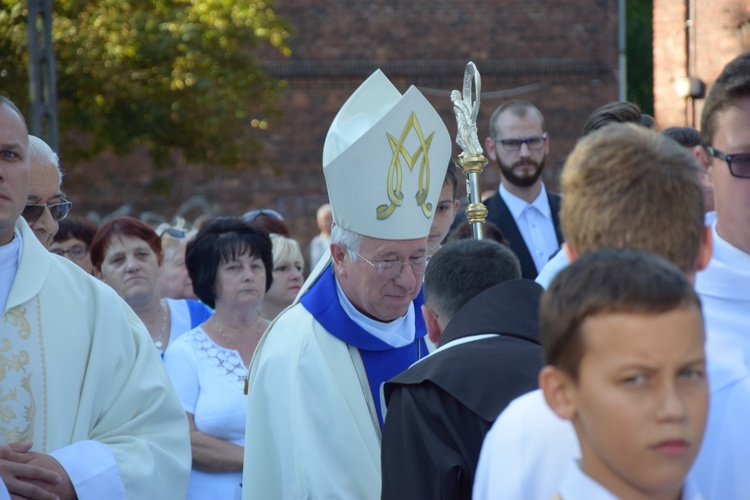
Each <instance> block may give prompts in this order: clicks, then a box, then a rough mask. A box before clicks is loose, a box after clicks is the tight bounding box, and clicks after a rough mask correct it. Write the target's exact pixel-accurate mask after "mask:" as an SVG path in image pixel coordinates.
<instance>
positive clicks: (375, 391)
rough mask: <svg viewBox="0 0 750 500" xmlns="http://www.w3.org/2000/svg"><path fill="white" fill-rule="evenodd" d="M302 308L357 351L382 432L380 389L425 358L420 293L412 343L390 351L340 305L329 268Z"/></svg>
mask: <svg viewBox="0 0 750 500" xmlns="http://www.w3.org/2000/svg"><path fill="white" fill-rule="evenodd" d="M300 303H302V306H303V307H304V308H305V309H307V311H308V312H309V313H310V314H312V315H313V317H314V318H315V320H316V321H317V322H318V323H320V324H321V325H322V326H323V328H325V329H326V330H328V332H329V333H330V334H331V335H333V336H334V337H336V338H337V339H339V340H341V341H342V342H344V343H346V344H349V345H351V346H354V347H356V348H357V349H359V354H360V356H361V357H362V363H363V364H364V366H365V372H366V373H367V382H368V384H369V386H370V396H371V397H372V400H373V402H374V403H375V409H376V410H377V412H378V421H379V423H380V428H381V429H382V428H383V412H382V410H381V408H380V386H381V384H382V383H383V382H385V381H387V380H390V379H391V378H393V377H395V376H396V375H398V374H399V373H401V372H403V371H404V370H406V369H407V368H409V367H410V366H411V365H412V364H413V363H415V362H416V361H417V360H419V357H420V354H421V356H422V357H425V356H427V354H428V352H427V345H426V344H425V342H424V336H425V335H426V334H427V329H426V328H425V326H424V319H423V318H422V315H421V314H420V311H421V306H422V304H423V303H424V293H423V290H420V291H419V295H417V298H416V299H414V302H413V304H414V309H415V310H414V318H415V319H416V322H415V326H416V330H415V335H414V342H412V343H411V344H408V345H405V346H403V347H392V346H390V345H388V344H386V343H385V342H383V341H382V340H380V339H378V338H376V337H374V336H372V334H370V333H368V332H367V331H365V330H364V329H363V328H362V327H361V326H359V325H358V324H357V323H355V322H354V321H352V319H351V318H350V317H349V316H348V315H347V314H346V312H345V311H344V309H343V308H342V307H341V304H340V303H339V298H338V295H337V293H336V279H335V277H334V274H333V269H332V268H331V266H328V267H327V268H326V269H325V270H324V271H323V272H322V273H321V275H320V278H319V279H318V281H316V282H315V284H313V286H312V287H310V289H309V290H308V291H307V293H305V295H303V296H302V298H301V299H300Z"/></svg>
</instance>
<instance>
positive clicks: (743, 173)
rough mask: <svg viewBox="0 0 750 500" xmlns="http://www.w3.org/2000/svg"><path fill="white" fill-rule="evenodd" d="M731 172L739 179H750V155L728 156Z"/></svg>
mask: <svg viewBox="0 0 750 500" xmlns="http://www.w3.org/2000/svg"><path fill="white" fill-rule="evenodd" d="M727 160H728V161H727V163H729V170H730V171H731V173H732V174H734V175H736V176H737V177H750V153H741V154H736V155H728V156H727Z"/></svg>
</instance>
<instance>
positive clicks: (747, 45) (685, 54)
mask: <svg viewBox="0 0 750 500" xmlns="http://www.w3.org/2000/svg"><path fill="white" fill-rule="evenodd" d="M691 5H692V9H690V6H691ZM689 11H692V13H693V14H692V16H690V17H691V18H692V23H691V28H690V30H691V31H690V32H689V31H687V30H686V29H685V27H686V20H688V12H689ZM689 33H690V34H689ZM748 50H750V2H748V1H747V0H686V1H679V2H677V1H674V0H654V108H655V109H654V111H655V114H656V116H655V118H656V121H657V124H658V126H659V128H666V127H671V126H692V127H695V128H699V127H700V112H701V109H702V106H703V99H696V100H692V99H689V98H688V99H685V98H682V97H679V96H678V95H677V93H676V91H675V81H676V80H677V79H678V78H680V77H684V76H694V77H697V78H700V79H701V80H702V81H703V82H704V83H705V84H706V90H707V91H708V89H710V86H711V83H712V82H713V81H714V80H715V79H716V77H717V76H718V75H719V73H720V72H721V70H722V68H723V67H724V65H726V63H727V62H729V61H731V60H732V59H734V58H735V57H736V56H738V55H739V54H741V53H743V52H746V51H748Z"/></svg>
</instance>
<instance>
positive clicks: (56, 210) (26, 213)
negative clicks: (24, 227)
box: [21, 200, 73, 222]
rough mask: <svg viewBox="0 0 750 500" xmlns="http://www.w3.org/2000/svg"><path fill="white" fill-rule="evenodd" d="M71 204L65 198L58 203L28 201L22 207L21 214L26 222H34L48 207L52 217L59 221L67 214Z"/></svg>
mask: <svg viewBox="0 0 750 500" xmlns="http://www.w3.org/2000/svg"><path fill="white" fill-rule="evenodd" d="M72 206H73V203H72V202H70V201H67V200H63V201H61V202H60V203H52V204H51V205H47V204H46V203H30V204H28V205H26V206H25V207H24V209H23V213H22V214H21V215H22V216H23V218H24V219H26V222H36V221H38V220H39V218H40V217H41V216H42V214H44V209H45V208H49V213H50V215H52V218H53V219H55V220H56V221H57V222H60V221H61V220H63V219H64V218H65V217H66V216H67V215H68V212H70V207H72Z"/></svg>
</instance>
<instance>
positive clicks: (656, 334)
mask: <svg viewBox="0 0 750 500" xmlns="http://www.w3.org/2000/svg"><path fill="white" fill-rule="evenodd" d="M582 332H583V335H584V337H583V338H584V346H585V347H584V355H583V358H582V359H581V363H580V371H579V378H578V382H577V383H573V382H572V381H570V383H569V387H568V394H569V396H570V401H571V403H572V407H573V411H574V413H573V417H572V421H573V424H574V426H575V428H576V432H577V434H578V439H579V442H580V444H581V452H582V461H581V468H582V469H583V471H584V472H585V473H586V474H587V475H589V476H590V477H592V478H594V479H595V480H596V481H597V482H599V483H600V484H602V485H603V486H604V487H606V488H607V489H609V490H610V491H612V492H613V493H615V494H616V495H617V496H619V497H623V498H626V497H633V496H634V495H633V494H634V493H638V494H639V495H642V494H644V493H646V494H647V495H649V496H651V495H656V494H659V493H662V494H664V493H668V492H675V493H679V491H680V490H681V488H682V484H683V481H684V478H685V476H686V474H687V472H688V470H689V469H690V467H691V465H692V463H693V460H694V459H695V456H696V454H697V453H698V450H699V447H700V444H701V440H702V438H703V430H704V427H705V424H706V416H707V412H708V383H707V379H706V372H705V354H704V350H703V344H704V334H703V322H702V319H701V315H700V312H699V310H698V308H697V307H696V306H693V305H691V306H687V307H679V308H677V309H674V310H672V311H669V312H667V313H663V314H641V313H611V314H600V315H597V316H593V317H590V318H587V319H586V320H585V321H584V322H583V325H582ZM636 496H638V495H636Z"/></svg>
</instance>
